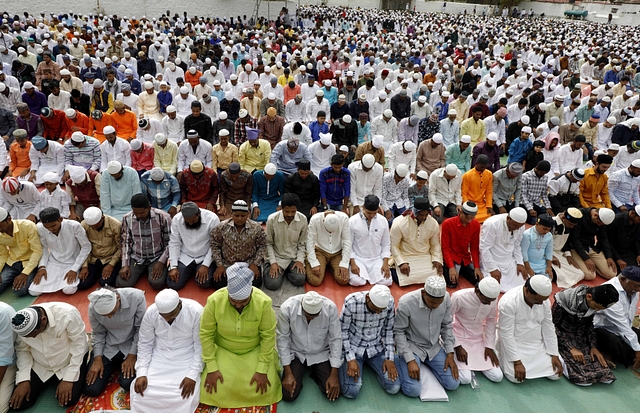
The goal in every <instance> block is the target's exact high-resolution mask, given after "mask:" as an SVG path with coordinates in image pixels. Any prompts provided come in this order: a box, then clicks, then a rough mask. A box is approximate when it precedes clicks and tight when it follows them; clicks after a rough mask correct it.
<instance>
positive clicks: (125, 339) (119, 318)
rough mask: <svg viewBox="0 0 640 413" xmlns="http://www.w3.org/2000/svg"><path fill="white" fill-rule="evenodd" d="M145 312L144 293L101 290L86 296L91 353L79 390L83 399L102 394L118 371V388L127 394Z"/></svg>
mask: <svg viewBox="0 0 640 413" xmlns="http://www.w3.org/2000/svg"><path fill="white" fill-rule="evenodd" d="M146 309H147V301H146V300H145V298H144V291H142V290H138V289H135V288H119V289H117V290H114V289H112V288H101V289H99V290H97V291H94V292H92V293H91V294H89V310H88V312H89V323H90V324H91V330H92V333H91V341H92V343H93V353H92V360H91V362H90V363H89V371H88V372H87V381H86V383H85V385H84V389H83V390H82V392H83V393H84V394H85V395H87V396H89V397H98V396H99V395H100V394H102V392H103V391H104V389H105V387H107V384H108V382H109V379H110V378H111V375H112V374H113V372H114V371H116V369H118V368H120V373H119V374H118V384H120V386H121V387H122V388H123V389H124V390H125V391H129V388H130V387H131V383H132V382H133V380H134V379H135V377H136V370H135V365H136V360H137V358H138V338H139V331H140V325H141V324H142V318H143V317H144V313H145V311H146Z"/></svg>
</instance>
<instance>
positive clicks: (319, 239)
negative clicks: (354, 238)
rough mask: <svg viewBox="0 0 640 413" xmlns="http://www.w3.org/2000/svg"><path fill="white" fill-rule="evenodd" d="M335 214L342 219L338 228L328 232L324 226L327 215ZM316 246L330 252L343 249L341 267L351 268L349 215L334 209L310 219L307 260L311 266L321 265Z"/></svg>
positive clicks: (333, 252)
mask: <svg viewBox="0 0 640 413" xmlns="http://www.w3.org/2000/svg"><path fill="white" fill-rule="evenodd" d="M331 213H333V214H335V215H336V217H338V219H339V220H340V222H339V224H338V229H337V230H336V231H334V232H333V233H331V232H328V231H327V230H326V229H325V226H324V219H325V216H326V215H328V214H331ZM316 247H318V248H319V249H321V250H323V251H324V252H326V253H328V254H335V253H336V252H340V251H342V257H341V260H340V267H343V268H349V259H350V257H351V232H350V230H349V216H347V214H345V213H344V212H340V211H333V212H329V213H319V214H315V215H313V216H312V217H311V219H310V220H309V229H308V232H307V260H308V261H309V265H311V268H314V267H317V266H319V265H320V262H319V261H318V258H317V257H316Z"/></svg>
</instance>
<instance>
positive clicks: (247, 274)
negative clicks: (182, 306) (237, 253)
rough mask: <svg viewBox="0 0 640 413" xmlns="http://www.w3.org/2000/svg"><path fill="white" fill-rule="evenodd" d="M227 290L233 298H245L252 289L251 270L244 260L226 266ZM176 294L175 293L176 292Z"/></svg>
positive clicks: (240, 299)
mask: <svg viewBox="0 0 640 413" xmlns="http://www.w3.org/2000/svg"><path fill="white" fill-rule="evenodd" d="M226 273H227V291H228V292H229V297H231V299H233V300H239V301H242V300H246V299H247V298H249V296H250V295H251V292H252V291H253V285H252V282H253V277H254V274H253V271H252V270H251V268H249V264H247V263H246V262H237V263H235V264H233V265H232V266H231V267H229V268H227V271H226ZM176 294H177V293H176Z"/></svg>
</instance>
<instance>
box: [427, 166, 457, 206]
mask: <svg viewBox="0 0 640 413" xmlns="http://www.w3.org/2000/svg"><path fill="white" fill-rule="evenodd" d="M444 170H445V168H439V169H436V170H435V171H433V172H432V173H431V176H430V177H429V203H430V204H431V205H433V207H434V208H435V207H436V206H437V205H438V204H443V205H444V206H447V205H448V204H449V203H453V204H455V205H462V173H460V171H458V173H457V174H456V176H455V177H454V178H453V179H451V180H450V181H447V178H445V176H444Z"/></svg>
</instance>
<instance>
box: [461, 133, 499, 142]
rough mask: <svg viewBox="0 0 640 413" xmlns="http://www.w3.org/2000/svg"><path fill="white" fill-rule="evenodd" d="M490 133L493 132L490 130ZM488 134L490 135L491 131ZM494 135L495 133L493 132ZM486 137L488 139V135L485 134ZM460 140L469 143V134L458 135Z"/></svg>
mask: <svg viewBox="0 0 640 413" xmlns="http://www.w3.org/2000/svg"><path fill="white" fill-rule="evenodd" d="M492 133H493V132H492ZM489 135H491V133H490V134H489ZM494 135H495V133H494ZM487 139H489V137H488V136H487ZM489 140H491V139H489ZM494 140H495V139H494ZM460 142H462V143H471V136H469V135H462V136H461V137H460Z"/></svg>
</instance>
